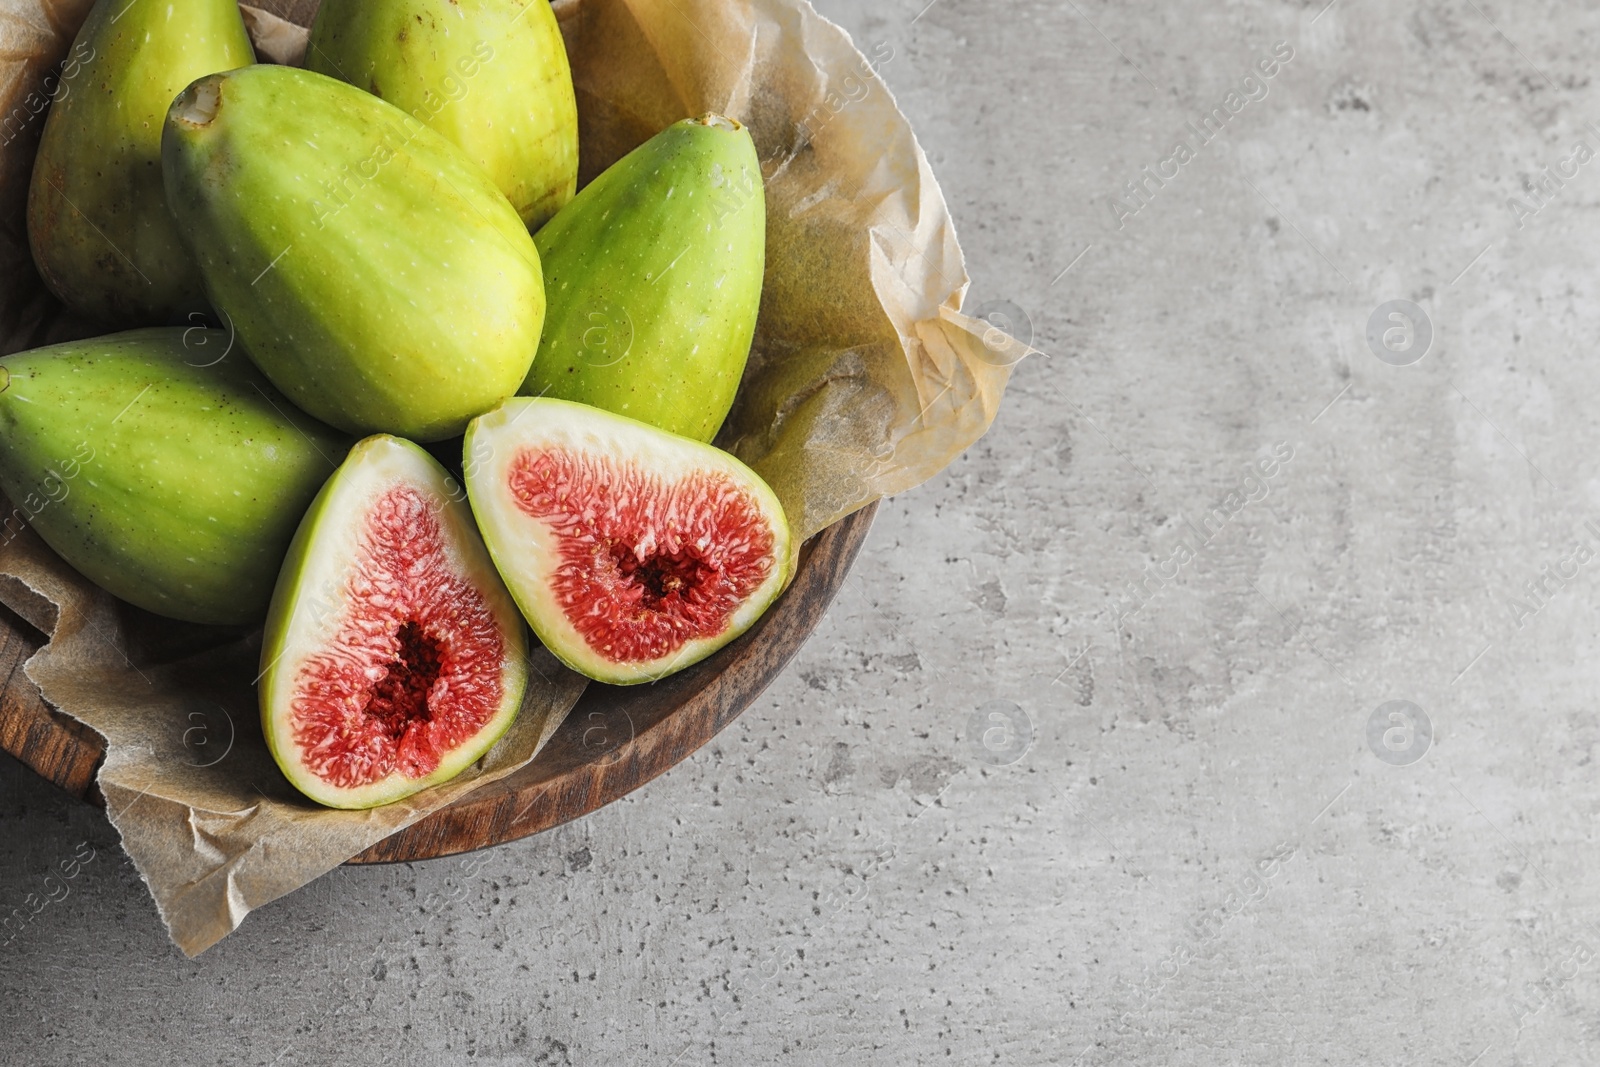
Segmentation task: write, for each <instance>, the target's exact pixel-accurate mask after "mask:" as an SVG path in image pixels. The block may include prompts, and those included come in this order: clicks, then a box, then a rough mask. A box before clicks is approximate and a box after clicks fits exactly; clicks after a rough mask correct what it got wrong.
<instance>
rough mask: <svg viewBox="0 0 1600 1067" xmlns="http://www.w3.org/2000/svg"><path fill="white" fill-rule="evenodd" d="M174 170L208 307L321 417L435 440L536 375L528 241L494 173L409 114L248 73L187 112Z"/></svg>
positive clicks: (329, 87)
mask: <svg viewBox="0 0 1600 1067" xmlns="http://www.w3.org/2000/svg"><path fill="white" fill-rule="evenodd" d="M161 163H162V171H163V173H164V174H165V176H166V185H167V202H168V204H169V205H170V206H171V207H172V211H173V214H174V216H176V218H177V219H178V224H179V228H180V229H181V230H182V231H183V234H184V238H185V240H186V241H187V242H188V243H189V246H190V248H192V249H193V250H194V254H195V258H196V259H197V260H198V261H199V263H200V268H201V273H202V275H203V276H204V278H205V281H206V290H207V292H208V293H209V294H210V297H211V300H212V303H214V304H215V305H216V307H217V310H218V311H220V312H222V313H223V314H224V315H225V316H227V318H228V319H229V321H230V322H231V323H232V324H233V326H234V328H235V329H236V330H237V331H238V335H239V341H240V343H241V344H242V345H243V346H244V350H245V351H246V352H247V353H248V354H249V356H250V358H251V359H253V360H254V361H255V363H256V365H257V366H258V367H260V368H261V370H262V372H263V373H265V374H266V376H267V377H268V378H270V379H272V382H273V384H274V385H276V386H277V387H278V388H279V389H281V390H282V391H283V392H284V393H285V394H287V395H288V397H289V398H290V399H291V400H293V401H294V402H295V403H296V404H299V405H300V406H301V407H302V408H304V409H305V410H306V411H308V412H310V413H311V414H312V415H315V416H316V417H317V418H319V419H321V420H323V421H324V422H327V423H330V424H332V425H334V426H337V427H339V428H341V429H344V430H349V431H351V432H353V433H361V434H366V433H393V434H397V435H399V436H402V437H405V438H408V439H410V440H413V441H437V440H441V439H443V438H446V437H453V436H456V435H458V434H460V433H461V432H462V431H463V430H464V429H465V428H466V425H467V422H468V420H470V419H471V418H472V417H473V416H475V415H479V414H482V413H483V412H485V411H488V410H489V409H490V408H493V407H494V406H495V405H496V404H498V403H499V402H500V401H501V400H503V399H505V398H506V397H508V396H510V395H511V394H513V393H515V392H516V390H517V386H518V385H519V384H520V383H521V382H522V380H523V377H524V376H525V375H526V374H527V372H528V364H529V363H530V362H531V361H532V359H533V356H534V353H535V352H536V351H537V349H538V344H539V327H540V324H541V323H542V322H543V321H544V286H543V282H542V280H541V275H540V271H539V254H538V252H537V251H536V250H535V248H534V245H533V239H532V238H531V237H529V236H528V231H527V228H526V227H524V226H523V225H522V220H521V219H520V218H518V217H517V213H516V211H515V210H514V209H513V208H512V206H511V204H510V202H509V201H507V200H506V198H505V196H504V195H503V194H501V192H500V190H499V189H497V188H495V186H494V183H492V182H491V181H490V180H489V178H488V176H487V175H485V174H484V173H483V171H481V170H480V169H478V167H476V166H475V165H474V164H473V163H472V162H471V161H470V160H468V159H467V157H466V156H464V155H462V153H461V150H460V149H458V148H456V147H455V146H454V145H452V144H451V143H450V142H448V141H446V140H445V139H444V138H443V137H441V136H440V135H439V134H437V133H434V132H433V131H432V130H430V129H429V128H428V127H426V126H424V125H423V124H422V123H420V122H418V121H417V120H415V119H413V118H411V117H410V116H409V115H407V114H406V113H405V112H403V111H401V110H400V109H399V108H396V107H394V106H393V105H391V104H386V103H384V102H383V101H382V100H379V99H378V98H377V97H375V96H372V95H371V94H369V93H364V92H362V91H361V90H359V89H356V88H354V87H352V86H349V85H346V84H345V83H343V82H341V81H336V80H334V79H333V78H328V77H324V76H323V75H321V74H315V73H312V72H311V71H306V70H299V69H297V68H293V67H277V66H267V65H262V66H255V67H246V68H245V69H244V70H237V71H233V72H231V73H227V74H217V75H212V76H210V77H207V78H202V79H200V80H199V81H197V82H195V83H194V84H193V85H191V86H189V88H187V89H185V90H184V91H183V93H182V95H180V96H179V97H178V99H177V100H175V101H173V104H172V109H171V111H170V112H169V113H168V115H167V122H166V131H165V133H164V134H163V136H162V145H161Z"/></svg>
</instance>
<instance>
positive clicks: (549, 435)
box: [464, 397, 798, 685]
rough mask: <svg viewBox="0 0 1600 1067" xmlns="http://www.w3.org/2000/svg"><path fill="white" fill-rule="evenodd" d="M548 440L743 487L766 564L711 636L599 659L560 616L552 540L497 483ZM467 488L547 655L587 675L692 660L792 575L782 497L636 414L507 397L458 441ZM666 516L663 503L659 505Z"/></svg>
mask: <svg viewBox="0 0 1600 1067" xmlns="http://www.w3.org/2000/svg"><path fill="white" fill-rule="evenodd" d="M544 446H549V447H554V448H558V449H560V450H562V451H566V452H569V453H588V454H591V455H595V456H597V457H599V458H602V459H607V460H615V461H621V462H627V463H631V464H635V465H637V466H638V467H639V468H640V469H641V470H643V471H647V472H649V473H652V474H656V475H658V476H660V477H661V478H662V479H663V481H665V482H667V483H670V482H673V481H675V480H677V479H679V478H682V477H684V476H687V475H690V474H692V473H697V472H712V473H714V474H716V475H718V476H720V477H722V478H723V479H724V480H725V481H726V482H727V483H728V484H731V485H735V486H737V487H739V488H740V489H742V490H744V491H745V492H746V493H747V494H748V496H749V498H750V499H752V500H753V501H754V502H755V503H756V504H757V506H758V508H759V510H760V513H761V515H762V517H763V519H764V521H765V527H766V529H767V530H769V531H770V532H771V533H772V535H773V549H772V560H773V570H772V572H771V573H770V574H769V575H768V576H767V578H766V579H765V580H764V581H763V583H762V584H761V586H760V587H759V588H757V589H756V590H754V591H752V593H751V594H750V595H749V596H748V598H747V599H746V600H745V601H744V602H743V603H742V604H741V606H740V607H739V609H738V611H737V613H735V614H734V616H733V617H732V618H731V619H729V621H728V625H727V627H726V628H725V629H724V630H723V631H722V632H721V633H719V634H715V635H713V636H710V637H705V638H696V639H692V640H690V641H688V642H686V643H684V644H683V645H681V646H680V647H679V648H678V650H677V651H676V652H674V653H671V654H669V655H665V656H662V657H659V658H658V659H655V660H652V661H649V662H618V661H614V660H610V659H607V658H606V657H604V656H602V655H600V654H599V653H597V652H596V651H595V650H594V649H593V648H591V647H590V646H589V643H588V642H587V641H586V640H585V639H584V637H583V636H582V634H580V633H579V632H578V631H577V630H576V629H575V628H574V627H573V626H572V625H571V623H570V622H568V620H567V616H566V613H565V612H564V611H563V610H562V608H561V606H560V604H559V603H558V600H557V597H556V595H555V591H554V590H553V589H552V588H551V584H550V581H549V576H550V575H551V574H553V573H554V572H555V569H556V567H557V557H558V553H557V545H558V543H559V542H558V541H557V540H556V539H555V538H553V537H551V536H550V535H549V533H548V531H547V529H546V528H545V526H544V524H543V523H540V522H538V521H536V520H533V519H531V518H529V517H527V516H526V515H525V514H523V513H522V512H521V510H520V509H519V507H518V505H517V503H516V501H515V500H514V499H513V497H512V491H511V489H510V488H509V486H508V484H507V475H508V473H509V470H510V465H511V464H512V463H513V462H515V460H516V459H517V457H518V454H519V453H520V452H521V451H522V450H523V449H525V448H528V447H544ZM464 454H465V462H464V466H465V471H466V482H467V495H468V497H469V498H470V499H471V501H472V512H473V515H474V516H476V518H477V521H478V529H479V530H481V531H482V532H483V541H484V544H485V545H487V546H488V549H489V555H490V556H491V557H493V559H494V563H495V566H496V567H497V568H499V571H500V575H501V577H502V578H504V579H505V583H506V587H507V588H508V589H510V590H511V595H512V596H513V597H515V598H516V601H517V605H518V606H519V607H520V608H521V609H522V615H523V618H525V619H527V620H528V625H530V626H531V627H533V631H534V633H535V634H536V635H537V636H538V638H539V640H540V641H541V642H542V643H543V644H544V646H545V648H547V649H549V650H550V652H551V653H552V654H554V655H555V656H556V658H558V659H560V660H561V661H562V662H563V663H565V664H566V665H567V666H568V667H571V668H572V669H573V670H575V671H577V672H578V673H579V674H582V675H584V676H586V677H588V678H592V679H594V680H595V681H599V682H608V683H610V684H612V685H638V684H641V683H645V682H654V681H658V680H660V679H661V678H665V677H667V676H668V675H671V674H675V673H677V672H678V671H680V670H683V669H684V668H685V667H688V666H691V665H693V664H695V663H698V662H700V661H701V660H703V659H705V658H706V657H707V656H709V655H711V654H712V653H714V652H716V651H717V650H718V649H720V648H722V647H723V646H724V645H726V644H728V643H729V642H730V641H732V640H734V639H735V638H737V637H738V636H739V635H741V634H743V633H744V632H745V631H746V630H748V629H749V628H750V627H751V626H753V625H755V623H756V620H758V619H759V618H760V617H761V616H762V615H763V614H764V613H765V612H766V610H767V609H768V608H769V607H771V606H772V603H773V602H774V601H775V600H777V598H778V596H779V594H781V593H782V592H783V590H784V589H785V588H786V587H787V586H788V584H789V581H790V579H791V578H793V576H794V564H795V559H796V556H797V552H798V550H797V546H796V545H795V543H794V537H793V534H792V532H791V531H790V529H789V523H788V519H787V517H786V516H785V514H784V511H783V505H782V504H781V503H780V502H779V500H778V498H777V496H776V495H775V494H774V493H773V492H772V490H771V489H770V488H769V487H768V486H767V484H766V483H765V482H763V481H762V480H761V477H760V476H759V475H758V474H756V473H755V472H754V471H752V470H751V469H750V468H749V467H746V466H745V465H744V464H743V463H741V462H739V460H737V459H736V458H734V457H733V456H732V455H730V454H728V453H727V452H724V451H722V450H721V449H719V448H714V447H712V446H711V445H708V444H703V443H701V442H699V441H695V440H693V439H691V438H686V437H682V436H679V435H676V434H669V433H667V432H666V431H664V430H661V429H659V428H657V427H654V426H651V425H649V424H648V423H643V422H639V421H638V420H636V419H630V418H626V417H624V416H621V415H614V414H612V413H611V412H608V411H601V410H600V409H598V408H593V407H589V406H588V405H584V404H575V403H572V402H570V401H566V400H555V399H551V398H549V397H536V398H524V397H513V398H512V399H510V400H507V401H506V402H505V403H504V404H502V405H501V406H500V407H498V408H496V409H495V410H494V411H491V412H489V413H488V414H487V415H483V416H481V417H479V418H477V419H474V420H473V421H472V425H470V426H469V427H467V434H466V439H465V442H464ZM668 514H669V515H670V511H669V512H668Z"/></svg>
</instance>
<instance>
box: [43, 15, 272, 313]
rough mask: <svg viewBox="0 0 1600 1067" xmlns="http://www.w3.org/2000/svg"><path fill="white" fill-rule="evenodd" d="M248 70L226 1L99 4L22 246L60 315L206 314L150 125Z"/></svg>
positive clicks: (62, 95)
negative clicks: (211, 85) (216, 82)
mask: <svg viewBox="0 0 1600 1067" xmlns="http://www.w3.org/2000/svg"><path fill="white" fill-rule="evenodd" d="M253 62H255V54H254V53H253V52H252V51H251V49H250V38H249V37H248V36H247V35H246V33H245V29H244V21H243V20H242V19H241V18H240V16H239V6H238V4H236V3H234V0H136V2H132V3H130V2H129V0H98V2H97V3H96V4H95V5H94V9H93V10H92V11H90V13H89V17H88V19H87V21H85V22H84V24H83V27H82V28H81V29H80V30H79V31H78V36H77V39H76V40H75V41H74V42H73V46H72V51H71V52H69V53H68V55H67V63H66V66H65V67H64V68H63V69H62V71H61V73H60V75H59V77H58V80H57V81H56V83H55V89H54V90H53V94H52V95H53V98H54V100H53V103H52V105H51V108H50V117H49V119H48V120H47V121H46V122H45V128H44V138H43V140H42V141H41V142H40V145H39V154H38V157H37V159H36V160H35V162H34V168H33V180H32V184H31V185H30V187H29V190H28V242H29V244H30V246H31V247H32V249H33V259H34V262H35V263H36V264H37V265H38V267H39V273H40V274H41V275H42V276H43V277H44V280H45V284H46V285H48V286H49V287H50V291H51V292H53V293H55V295H56V296H57V297H59V298H60V299H61V301H62V302H63V303H65V304H66V305H67V306H68V307H70V308H72V309H73V310H75V311H78V312H80V313H81V314H84V315H88V316H89V317H91V318H95V319H99V320H100V321H102V322H105V323H108V324H111V325H115V326H137V325H145V324H156V323H176V322H181V321H183V315H185V314H186V313H188V312H191V311H196V310H201V309H204V308H205V306H206V305H205V292H204V289H203V287H202V285H201V282H200V275H199V272H198V270H197V269H196V267H195V264H194V259H193V257H191V256H190V254H189V250H188V249H187V248H185V247H184V245H183V241H182V240H181V239H180V237H179V235H178V230H177V227H176V225H175V224H174V223H173V220H172V216H171V214H170V213H169V212H168V211H167V201H166V197H165V195H164V193H163V192H162V186H161V123H162V120H163V119H164V118H165V117H166V114H167V107H168V105H170V104H171V103H172V98H173V97H175V96H177V95H178V93H179V92H180V91H181V90H182V89H183V87H184V86H186V85H188V84H189V83H190V82H192V81H194V79H196V78H199V77H201V76H202V75H206V74H210V73H212V72H214V71H219V70H230V69H232V68H234V67H242V66H245V65H246V64H249V63H253Z"/></svg>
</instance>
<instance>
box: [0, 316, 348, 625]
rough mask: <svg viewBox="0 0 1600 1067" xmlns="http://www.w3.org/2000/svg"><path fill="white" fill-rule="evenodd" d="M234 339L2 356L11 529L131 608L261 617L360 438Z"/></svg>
mask: <svg viewBox="0 0 1600 1067" xmlns="http://www.w3.org/2000/svg"><path fill="white" fill-rule="evenodd" d="M228 345H229V338H228V336H227V334H226V333H224V332H223V331H221V330H202V329H199V328H191V329H182V328H177V327H154V328H148V329H142V330H132V331H128V332H126V333H120V334H113V335H111V336H109V337H101V338H97V339H94V340H90V341H74V342H71V343H68V344H60V345H52V346H50V347H48V348H40V349H35V350H33V351H31V352H20V353H17V354H16V355H12V356H7V357H6V358H5V359H4V360H0V381H3V382H4V385H3V386H0V487H3V488H4V489H5V493H6V496H7V497H8V498H9V499H10V501H11V506H12V508H13V509H14V510H13V511H12V512H11V514H10V515H9V516H8V517H7V518H6V520H5V538H4V539H5V540H10V539H11V537H13V536H14V535H15V534H16V532H17V531H18V530H19V529H20V527H21V525H22V523H23V522H24V521H25V520H26V519H27V517H28V516H29V515H30V514H31V515H32V522H31V525H32V526H33V528H34V529H35V530H36V531H37V532H38V533H39V535H40V536H41V537H42V538H44V540H45V543H47V544H48V545H49V546H50V547H51V548H53V549H55V550H56V552H57V553H58V554H59V555H60V556H61V557H62V558H63V559H65V560H66V561H67V562H68V563H70V564H72V566H74V567H76V568H77V569H78V570H79V571H80V572H82V574H83V575H84V576H85V577H86V578H88V579H89V580H90V581H92V582H94V583H95V584H96V585H99V586H100V587H101V588H103V589H106V590H107V591H109V592H111V593H113V594H115V595H116V596H119V597H121V598H122V599H123V600H126V601H128V602H129V603H132V604H135V605H137V606H139V607H141V608H145V609H146V610H149V611H153V612H155V613H157V614H159V615H166V616H170V617H171V618H175V619H183V620H186V621H188V622H198V623H220V624H246V623H255V622H259V621H260V620H261V618H262V616H263V615H264V614H265V613H266V609H267V602H268V599H269V598H270V597H271V595H272V586H273V582H274V580H275V579H276V578H277V574H278V568H279V565H280V564H281V563H282V562H283V558H284V554H285V553H286V552H287V551H288V548H289V542H290V540H291V538H293V536H294V532H295V526H296V524H297V523H298V522H299V520H300V515H301V513H302V512H304V510H305V508H306V506H307V505H308V504H309V503H310V502H311V500H312V498H313V497H315V496H316V494H317V491H318V489H319V488H321V486H322V483H323V481H324V480H326V479H327V477H328V475H329V474H330V473H331V472H332V471H333V469H334V468H335V467H336V466H337V465H338V463H339V461H340V459H342V458H343V457H344V454H345V451H346V450H347V449H348V448H349V447H350V440H349V438H347V437H345V436H343V435H342V434H340V433H338V432H337V431H335V430H333V429H332V428H330V427H327V426H324V425H322V424H320V423H317V422H315V421H313V420H312V419H311V418H309V417H308V416H306V415H303V414H301V413H300V412H298V411H296V410H295V409H294V407H293V405H291V404H290V403H289V402H288V401H287V400H286V399H284V398H283V397H282V396H281V395H280V394H279V393H278V391H277V390H276V389H274V388H273V387H272V385H271V384H270V383H269V382H268V381H267V380H266V379H265V378H263V377H262V376H261V373H260V372H259V371H257V370H256V369H255V367H253V366H252V365H251V364H250V361H249V360H247V359H245V358H244V355H243V353H241V352H240V351H239V350H238V349H237V348H234V349H233V350H232V351H231V352H229V351H227V349H228ZM225 353H226V354H225Z"/></svg>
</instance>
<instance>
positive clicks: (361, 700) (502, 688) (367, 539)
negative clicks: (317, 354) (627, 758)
mask: <svg viewBox="0 0 1600 1067" xmlns="http://www.w3.org/2000/svg"><path fill="white" fill-rule="evenodd" d="M261 663H262V676H261V722H262V728H263V730H264V731H265V733H266V737H267V744H268V746H269V747H270V748H271V749H272V755H273V757H274V758H275V759H276V760H277V761H278V766H279V767H281V768H282V769H283V773H284V774H285V775H286V776H287V777H288V779H289V781H290V782H292V783H293V784H294V786H295V788H297V789H299V790H300V791H301V792H302V793H304V794H305V795H306V796H308V797H310V798H311V799H312V800H315V801H316V802H317V803H319V804H325V805H327V806H328V807H333V808H371V807H376V806H377V805H379V804H388V803H391V802H393V801H396V800H400V799H402V798H403V797H407V796H410V795H411V794H413V793H415V792H417V791H418V790H421V789H425V788H427V787H429V786H432V785H438V784H439V783H441V782H445V781H448V780H449V779H451V778H454V777H455V776H456V775H458V774H460V773H461V772H462V771H463V770H465V769H466V768H467V767H469V766H470V765H472V764H473V763H474V762H476V761H477V760H478V759H479V757H481V756H482V755H483V754H484V753H485V752H487V751H488V750H489V749H490V747H492V746H493V745H494V743H495V741H496V740H498V739H499V737H500V735H501V734H503V733H505V731H506V729H507V728H508V727H509V726H510V725H511V722H512V720H513V719H515V718H516V715H517V709H518V708H519V707H520V706H521V703H522V696H523V690H524V689H525V688H526V685H527V631H526V629H525V627H524V626H523V622H522V619H521V617H520V616H519V614H518V611H517V605H516V603H515V602H514V601H513V600H512V599H511V595H510V594H509V593H508V592H507V591H506V587H505V585H504V584H503V583H502V582H501V581H500V576H499V575H498V574H497V573H496V571H495V567H494V564H493V562H492V561H491V560H490V559H489V555H488V553H487V552H486V551H485V550H484V546H483V541H482V540H481V539H480V538H479V536H478V531H477V528H476V526H475V525H474V523H473V521H472V513H471V511H469V510H468V508H467V504H466V501H465V499H464V498H463V496H462V492H461V487H460V485H458V484H457V483H456V482H455V481H454V479H452V478H451V477H450V475H449V474H448V473H447V472H446V471H445V469H444V468H443V467H441V466H440V465H439V463H438V461H436V460H435V459H434V458H433V457H432V456H430V455H428V454H427V453H426V452H424V451H423V450H422V449H421V448H419V447H417V446H416V445H414V444H412V443H411V442H409V441H402V440H400V439H399V438H397V437H389V436H387V435H379V436H376V437H369V438H367V439H366V440H364V441H362V442H361V443H360V444H358V445H356V446H355V448H354V449H352V450H351V452H350V455H349V457H348V458H347V459H346V460H345V462H344V464H343V465H342V466H340V467H339V469H338V470H337V471H335V472H334V474H333V477H331V478H330V479H328V482H327V484H326V485H324V486H323V488H322V492H321V493H320V494H319V495H318V496H317V498H316V500H315V501H313V503H312V505H311V509H310V510H309V511H307V512H306V516H305V518H304V519H303V520H302V521H301V523H300V528H299V530H298V531H297V532H296V534H295V538H294V541H293V543H292V544H291V546H290V549H289V556H288V559H287V560H285V562H284V565H283V570H282V572H281V573H280V574H279V576H278V584H277V587H276V588H275V589H274V591H273V596H272V608H271V610H270V612H269V613H268V616H267V627H266V634H265V637H264V638H263V641H262V647H261Z"/></svg>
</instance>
